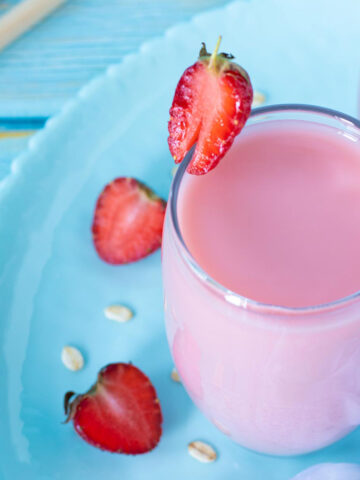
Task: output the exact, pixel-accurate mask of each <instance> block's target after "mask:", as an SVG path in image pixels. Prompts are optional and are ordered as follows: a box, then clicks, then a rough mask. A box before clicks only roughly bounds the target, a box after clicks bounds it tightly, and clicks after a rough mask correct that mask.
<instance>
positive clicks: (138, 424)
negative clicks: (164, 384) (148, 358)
mask: <svg viewBox="0 0 360 480" xmlns="http://www.w3.org/2000/svg"><path fill="white" fill-rule="evenodd" d="M73 395H74V393H73V392H68V393H67V394H66V395H65V401H64V403H65V413H66V414H67V415H68V417H67V419H66V422H68V421H70V420H72V421H73V424H74V428H75V431H76V432H77V433H78V434H79V435H80V437H82V438H83V439H84V440H85V441H86V442H88V443H90V444H91V445H93V446H94V447H97V448H100V449H102V450H107V451H109V452H116V453H126V454H132V455H136V454H139V453H146V452H149V451H150V450H152V449H153V448H155V447H156V445H157V444H158V443H159V440H160V437H161V424H162V414H161V409H160V403H159V400H158V398H157V396H156V391H155V389H154V387H153V385H152V384H151V382H150V380H149V379H148V377H147V376H146V375H144V374H143V373H142V372H141V371H140V370H139V369H138V368H136V367H134V366H133V365H130V364H126V363H113V364H111V365H108V366H106V367H104V368H103V369H101V370H100V372H99V374H98V379H97V382H96V384H95V385H94V386H93V387H91V388H90V390H89V391H88V392H87V393H85V394H83V395H78V396H77V397H75V399H74V400H72V401H70V399H71V397H72V396H73Z"/></svg>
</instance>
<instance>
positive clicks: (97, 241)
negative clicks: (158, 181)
mask: <svg viewBox="0 0 360 480" xmlns="http://www.w3.org/2000/svg"><path fill="white" fill-rule="evenodd" d="M165 208H166V203H165V202H164V200H162V199H161V198H159V197H158V196H157V195H155V193H154V192H153V191H152V190H150V188H148V187H147V186H146V185H144V184H143V183H141V182H139V181H138V180H135V179H134V178H126V177H120V178H117V179H115V180H114V181H112V182H111V183H109V184H108V185H106V187H105V189H104V190H103V192H102V193H101V195H100V196H99V198H98V201H97V204H96V208H95V213H94V220H93V225H92V233H93V240H94V245H95V248H96V250H97V252H98V254H99V256H100V257H101V258H102V259H103V260H104V261H105V262H108V263H112V264H122V263H130V262H134V261H136V260H139V259H140V258H143V257H145V256H147V255H149V254H150V253H152V252H153V251H154V250H156V249H157V248H159V247H160V245H161V236H162V229H163V223H164V215H165Z"/></svg>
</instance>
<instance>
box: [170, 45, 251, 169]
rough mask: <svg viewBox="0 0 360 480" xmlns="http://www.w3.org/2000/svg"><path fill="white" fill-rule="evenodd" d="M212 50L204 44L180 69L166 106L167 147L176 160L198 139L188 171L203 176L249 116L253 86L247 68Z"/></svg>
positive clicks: (219, 157) (177, 161)
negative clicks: (187, 66) (168, 117)
mask: <svg viewBox="0 0 360 480" xmlns="http://www.w3.org/2000/svg"><path fill="white" fill-rule="evenodd" d="M220 40H221V37H220V38H219V40H218V43H217V46H216V48H215V51H214V53H213V54H212V55H211V56H210V54H209V53H208V52H207V51H206V47H205V44H203V47H202V49H201V50H200V55H199V59H198V61H197V62H196V63H194V65H192V66H191V67H189V68H187V69H186V70H185V72H184V73H183V75H182V77H181V78H180V81H179V83H178V85H177V87H176V90H175V96H174V100H173V103H172V106H171V108H170V121H169V138H168V143H169V148H170V152H171V154H172V156H173V157H174V160H175V162H176V163H180V162H181V161H182V160H183V159H184V157H185V155H186V154H187V152H188V151H189V150H190V149H191V147H192V146H193V145H194V143H195V142H197V145H196V148H195V152H194V155H193V157H192V160H191V162H190V163H189V165H188V168H187V171H188V172H189V173H192V174H194V175H203V174H204V173H207V172H209V171H210V170H212V169H213V168H214V167H216V165H217V164H218V163H219V161H220V160H221V158H222V157H223V156H224V155H225V153H226V152H227V150H228V149H229V148H230V146H231V145H232V143H233V141H234V139H235V137H236V135H238V134H239V133H240V131H241V129H242V128H243V126H244V124H245V122H246V120H247V119H248V117H249V115H250V110H251V103H252V98H253V90H252V86H251V83H250V79H249V76H248V74H247V73H246V71H245V70H244V69H243V68H242V67H240V66H239V65H237V64H236V63H234V62H231V61H230V60H231V59H232V58H233V56H232V55H228V54H226V53H220V54H218V53H217V52H218V48H219V45H220Z"/></svg>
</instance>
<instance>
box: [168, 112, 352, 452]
mask: <svg viewBox="0 0 360 480" xmlns="http://www.w3.org/2000/svg"><path fill="white" fill-rule="evenodd" d="M279 119H281V120H284V119H289V120H290V119H297V120H303V121H307V122H312V123H314V122H317V123H320V124H327V125H332V126H335V127H336V129H337V133H338V134H341V135H345V136H347V137H348V138H349V139H352V140H353V141H360V122H359V121H357V120H355V119H353V118H351V117H349V116H347V115H344V114H341V113H338V112H335V111H332V110H328V109H324V108H319V107H312V106H305V105H279V106H272V107H271V106H270V107H264V108H259V109H255V110H254V111H253V112H252V115H251V117H250V119H249V121H248V124H249V125H250V124H254V123H258V122H272V121H274V120H275V121H276V120H279ZM245 128H246V127H245ZM189 158H190V156H189V155H188V157H187V158H186V159H185V161H184V162H183V163H182V164H181V166H180V168H179V169H178V171H177V173H176V176H175V178H174V181H173V185H172V188H171V192H170V197H169V204H168V209H167V214H166V219H165V225H164V234H163V279H164V295H165V321H166V331H167V337H168V342H169V345H170V349H171V352H172V355H173V359H174V362H175V365H176V367H177V369H178V372H179V374H180V376H181V379H182V382H183V384H184V386H185V388H186V390H187V391H188V393H189V395H190V396H191V398H192V399H193V401H194V402H195V404H196V405H197V406H198V407H199V408H200V409H201V410H202V411H203V413H204V414H205V415H206V416H207V417H208V418H209V419H210V420H211V421H212V422H213V423H214V424H215V425H216V426H217V427H218V428H219V429H220V430H221V431H223V432H224V433H225V434H227V435H229V436H230V437H231V438H232V439H233V440H234V441H236V442H238V443H240V444H241V445H243V446H245V447H248V448H251V449H253V450H257V451H260V452H263V453H268V454H275V455H295V454H303V453H307V452H310V451H314V450H317V449H320V448H322V447H325V446H327V445H329V444H331V443H333V442H335V441H336V440H338V439H340V438H342V437H343V436H345V435H347V434H348V433H349V432H351V431H352V430H353V429H355V428H356V427H357V426H358V425H359V424H360V369H359V365H360V292H357V293H356V294H354V295H351V296H349V297H346V298H342V299H339V300H337V301H334V302H332V303H329V304H324V305H317V306H309V307H304V308H288V307H283V306H277V305H268V304H262V303H259V302H256V301H254V300H251V299H248V298H245V297H243V296H241V295H238V294H237V293H234V292H232V291H229V290H227V289H226V288H225V287H223V286H222V285H220V284H219V283H218V282H216V281H215V280H214V279H212V278H210V277H209V275H207V273H206V272H205V271H204V270H203V269H202V268H201V267H200V266H199V265H198V264H197V263H196V261H195V260H194V258H193V257H192V256H191V254H190V252H189V250H188V248H187V246H186V244H185V243H184V240H183V238H182V235H181V232H180V229H179V223H178V218H177V197H178V192H179V187H180V185H181V180H182V177H183V174H184V172H185V169H186V166H187V165H186V164H187V162H188V161H189Z"/></svg>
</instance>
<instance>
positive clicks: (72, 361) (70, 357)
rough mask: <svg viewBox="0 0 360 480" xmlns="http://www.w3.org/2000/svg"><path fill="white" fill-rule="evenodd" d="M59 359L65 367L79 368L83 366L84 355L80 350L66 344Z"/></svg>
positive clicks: (74, 369)
mask: <svg viewBox="0 0 360 480" xmlns="http://www.w3.org/2000/svg"><path fill="white" fill-rule="evenodd" d="M61 361H62V362H63V364H64V365H65V367H66V368H68V369H69V370H72V371H74V372H75V371H76V370H81V369H82V368H83V366H84V357H83V356H82V353H81V352H80V350H78V349H77V348H75V347H71V346H69V345H67V346H66V347H64V348H63V349H62V352H61Z"/></svg>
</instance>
